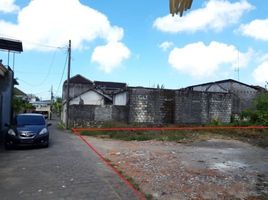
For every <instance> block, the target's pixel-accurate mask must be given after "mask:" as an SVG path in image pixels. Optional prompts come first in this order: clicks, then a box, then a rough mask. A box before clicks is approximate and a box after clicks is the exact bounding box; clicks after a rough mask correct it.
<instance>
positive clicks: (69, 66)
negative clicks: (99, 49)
mask: <svg viewBox="0 0 268 200" xmlns="http://www.w3.org/2000/svg"><path fill="white" fill-rule="evenodd" d="M70 69H71V40H69V47H68V73H67V97H66V129H68V128H69V102H70Z"/></svg>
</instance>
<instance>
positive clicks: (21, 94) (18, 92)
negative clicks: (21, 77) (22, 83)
mask: <svg viewBox="0 0 268 200" xmlns="http://www.w3.org/2000/svg"><path fill="white" fill-rule="evenodd" d="M13 94H14V96H15V97H17V98H18V99H21V100H24V101H28V95H27V94H25V93H24V92H23V91H21V90H20V89H18V88H16V87H14V91H13Z"/></svg>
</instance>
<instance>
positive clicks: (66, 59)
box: [55, 54, 68, 95]
mask: <svg viewBox="0 0 268 200" xmlns="http://www.w3.org/2000/svg"><path fill="white" fill-rule="evenodd" d="M67 61H68V54H67V55H66V59H65V63H64V67H63V71H62V74H61V79H60V82H59V85H58V87H57V90H56V93H55V94H56V95H57V94H58V92H59V89H60V86H61V83H62V79H63V75H64V72H65V69H66V65H67Z"/></svg>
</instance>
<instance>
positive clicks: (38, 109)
mask: <svg viewBox="0 0 268 200" xmlns="http://www.w3.org/2000/svg"><path fill="white" fill-rule="evenodd" d="M31 104H32V105H33V106H34V107H35V110H34V112H35V113H40V114H43V115H44V116H45V118H47V119H51V118H52V115H51V100H43V101H35V102H31Z"/></svg>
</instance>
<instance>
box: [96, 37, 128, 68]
mask: <svg viewBox="0 0 268 200" xmlns="http://www.w3.org/2000/svg"><path fill="white" fill-rule="evenodd" d="M129 56H130V51H129V49H128V48H127V47H126V46H125V45H124V44H123V43H120V42H110V43H108V44H107V45H104V46H98V47H96V48H95V50H94V52H93V54H92V57H91V60H92V61H93V62H96V63H98V64H99V65H100V67H101V69H102V70H104V71H105V72H107V73H109V72H111V70H113V69H114V68H116V66H118V65H120V63H121V62H122V61H123V60H125V59H127V58H129Z"/></svg>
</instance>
